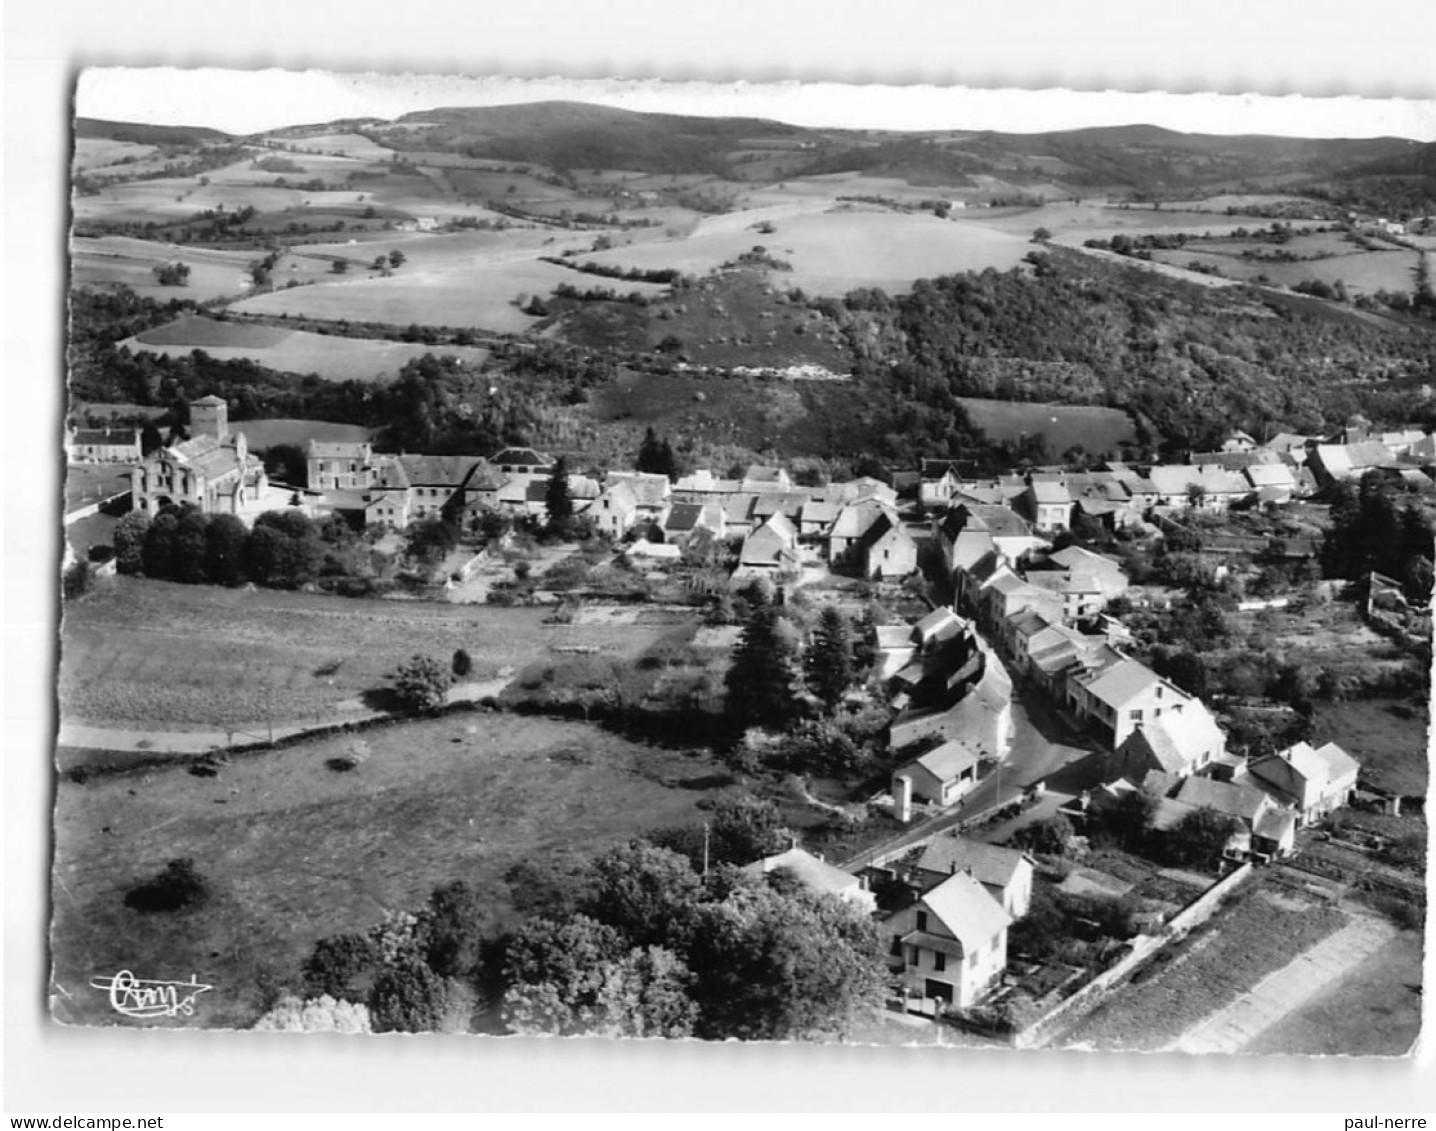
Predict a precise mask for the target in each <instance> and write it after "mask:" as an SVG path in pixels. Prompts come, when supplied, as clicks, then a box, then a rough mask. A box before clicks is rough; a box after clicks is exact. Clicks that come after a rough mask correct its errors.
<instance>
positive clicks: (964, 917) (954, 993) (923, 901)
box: [884, 872, 1012, 1009]
mask: <svg viewBox="0 0 1436 1131" xmlns="http://www.w3.org/2000/svg"><path fill="white" fill-rule="evenodd" d="M1011 924H1012V916H1011V915H1009V914H1008V913H1007V912H1006V911H1004V910H1003V909H1002V905H1001V904H1000V903H998V902H997V900H995V899H994V898H993V897H992V895H991V894H990V893H989V892H988V891H987V889H986V888H984V887H983V886H982V884H981V883H979V882H978V881H977V880H976V879H974V878H973V877H972V876H971V875H969V874H968V873H967V872H958V873H956V874H954V875H952V876H949V877H948V878H947V879H946V880H944V881H943V882H942V883H940V884H938V885H937V886H936V887H935V888H933V889H932V890H931V891H929V892H927V893H926V894H925V895H923V896H922V897H921V898H920V899H919V900H918V901H917V902H916V903H914V904H913V905H912V906H911V907H907V908H905V909H903V910H902V911H899V912H898V913H897V914H896V915H893V916H892V917H891V918H890V919H888V921H887V923H886V924H885V928H884V929H885V931H886V932H887V934H888V935H890V936H891V938H892V949H891V954H892V958H893V959H894V960H895V962H900V963H901V967H902V981H903V983H904V985H905V986H906V987H907V990H908V992H909V993H910V994H912V995H915V996H917V997H922V998H928V999H930V1000H935V1001H937V1002H940V1003H942V1004H943V1005H945V1006H950V1007H952V1008H956V1009H966V1008H968V1007H970V1006H972V1005H975V1004H976V1003H977V1002H978V1001H979V1000H980V999H981V998H982V997H983V995H984V994H986V993H987V992H988V990H990V989H991V988H992V984H993V983H994V982H995V981H996V980H997V979H998V977H999V976H1000V975H1001V974H1002V971H1003V970H1004V969H1006V967H1007V928H1008V927H1009V926H1010V925H1011Z"/></svg>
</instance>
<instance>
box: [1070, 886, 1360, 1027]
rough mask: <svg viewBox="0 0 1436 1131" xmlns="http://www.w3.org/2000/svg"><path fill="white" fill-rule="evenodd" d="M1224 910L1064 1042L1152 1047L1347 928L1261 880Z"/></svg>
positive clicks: (1321, 907) (1318, 906)
mask: <svg viewBox="0 0 1436 1131" xmlns="http://www.w3.org/2000/svg"><path fill="white" fill-rule="evenodd" d="M1247 884H1248V889H1247V892H1246V894H1245V895H1240V894H1239V895H1237V896H1235V897H1234V898H1233V901H1232V902H1231V903H1229V904H1228V905H1227V907H1226V908H1225V909H1223V910H1222V911H1220V912H1219V913H1218V914H1217V915H1216V916H1214V917H1213V918H1212V919H1211V920H1209V922H1208V923H1206V924H1204V925H1203V926H1202V927H1199V928H1198V929H1197V930H1195V931H1194V932H1193V933H1192V934H1191V935H1189V936H1188V937H1187V938H1186V939H1185V940H1183V941H1182V942H1180V943H1177V944H1175V945H1174V946H1172V947H1171V948H1169V949H1168V950H1166V951H1163V952H1162V953H1163V954H1164V955H1166V956H1168V957H1167V958H1166V959H1165V960H1163V961H1158V962H1156V963H1155V964H1154V965H1153V966H1150V967H1148V968H1147V970H1148V973H1147V975H1146V976H1143V974H1141V973H1139V974H1138V976H1137V979H1136V980H1134V981H1133V982H1132V984H1130V985H1128V986H1126V987H1124V988H1123V989H1121V990H1118V991H1117V992H1116V993H1115V994H1113V995H1112V997H1111V998H1110V1000H1109V1001H1108V1002H1107V1003H1106V1004H1104V1005H1102V1006H1100V1007H1099V1008H1098V1009H1097V1010H1096V1011H1095V1012H1093V1013H1092V1014H1090V1015H1089V1016H1088V1017H1087V1018H1086V1019H1084V1020H1083V1021H1082V1022H1080V1023H1079V1024H1078V1025H1077V1026H1076V1028H1074V1029H1073V1030H1072V1031H1071V1032H1069V1033H1067V1034H1066V1035H1065V1036H1064V1037H1063V1038H1062V1039H1061V1042H1060V1043H1061V1044H1062V1045H1065V1046H1081V1047H1086V1048H1095V1049H1099V1050H1123V1051H1144V1052H1153V1051H1156V1050H1158V1049H1162V1048H1165V1047H1167V1046H1168V1045H1170V1044H1172V1043H1173V1042H1174V1041H1175V1040H1176V1039H1177V1038H1178V1037H1180V1036H1181V1035H1182V1034H1183V1033H1184V1032H1186V1031H1187V1030H1188V1029H1190V1028H1192V1027H1193V1026H1195V1025H1197V1024H1199V1023H1200V1022H1202V1021H1203V1020H1205V1019H1206V1018H1208V1017H1210V1016H1211V1015H1212V1014H1214V1013H1216V1012H1217V1011H1218V1010H1219V1009H1222V1008H1223V1007H1225V1006H1226V1005H1228V1004H1230V1003H1231V1002H1232V1001H1234V1000H1236V998H1237V997H1238V996H1239V995H1241V994H1243V993H1245V992H1246V991H1248V990H1250V989H1251V988H1252V987H1253V986H1255V985H1256V984H1257V983H1258V982H1260V981H1261V980H1262V979H1263V978H1264V977H1266V975H1268V974H1270V973H1272V972H1274V971H1276V970H1279V969H1281V968H1282V967H1283V966H1285V965H1286V964H1287V963H1289V962H1291V961H1292V960H1293V959H1295V958H1296V957H1297V956H1298V955H1299V954H1301V953H1302V951H1304V950H1306V949H1307V948H1308V947H1311V946H1314V945H1315V944H1316V943H1318V942H1320V941H1321V940H1322V939H1324V938H1326V937H1327V936H1328V935H1330V934H1333V933H1334V932H1336V931H1337V930H1339V929H1340V928H1341V927H1342V926H1344V925H1345V924H1346V922H1347V917H1346V916H1345V915H1344V914H1343V913H1342V912H1340V911H1338V910H1336V908H1334V907H1331V906H1329V905H1327V904H1325V903H1323V902H1321V901H1319V900H1315V899H1311V898H1309V897H1303V896H1301V895H1299V894H1296V893H1294V892H1293V891H1292V890H1291V889H1289V888H1280V889H1279V888H1277V886H1276V885H1275V884H1273V883H1271V882H1268V881H1266V880H1265V879H1264V878H1256V879H1252V880H1249V881H1247Z"/></svg>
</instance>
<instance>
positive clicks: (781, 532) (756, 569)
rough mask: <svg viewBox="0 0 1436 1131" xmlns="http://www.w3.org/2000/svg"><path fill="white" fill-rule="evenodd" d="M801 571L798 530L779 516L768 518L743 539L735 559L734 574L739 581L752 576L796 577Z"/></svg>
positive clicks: (781, 515)
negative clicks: (736, 559)
mask: <svg viewBox="0 0 1436 1131" xmlns="http://www.w3.org/2000/svg"><path fill="white" fill-rule="evenodd" d="M801 568H802V561H801V559H800V557H799V554H798V530H797V528H796V527H795V526H794V525H793V524H792V522H791V521H790V520H789V519H788V516H787V515H785V514H783V513H782V512H779V513H777V514H774V515H771V516H770V517H769V518H768V519H767V520H766V521H765V522H763V524H762V525H761V526H758V527H757V528H756V529H754V530H753V532H752V533H751V534H749V535H748V536H747V537H746V538H744V539H743V548H742V550H741V551H740V553H739V555H738V572H739V573H740V574H741V575H742V576H743V577H751V576H753V575H754V574H755V573H772V574H783V573H796V572H797V571H798V570H799V569H801Z"/></svg>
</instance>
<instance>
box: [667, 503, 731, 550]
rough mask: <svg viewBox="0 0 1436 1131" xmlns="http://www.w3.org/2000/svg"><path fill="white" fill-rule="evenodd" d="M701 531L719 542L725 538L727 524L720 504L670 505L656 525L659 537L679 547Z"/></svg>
mask: <svg viewBox="0 0 1436 1131" xmlns="http://www.w3.org/2000/svg"><path fill="white" fill-rule="evenodd" d="M702 530H706V531H707V532H708V533H709V534H711V535H712V536H713V538H714V539H716V540H717V541H719V542H722V541H723V540H724V539H725V538H726V537H727V523H726V521H725V520H724V517H723V507H722V505H721V504H720V503H717V502H707V503H672V504H670V505H669V507H668V510H667V512H666V513H665V514H664V515H663V520H662V522H660V523H659V524H658V533H659V537H660V538H661V539H662V540H663V541H664V542H671V543H673V544H675V545H680V546H681V545H683V544H685V543H687V542H688V540H689V539H691V538H693V537H695V536H697V534H698V532H699V531H702Z"/></svg>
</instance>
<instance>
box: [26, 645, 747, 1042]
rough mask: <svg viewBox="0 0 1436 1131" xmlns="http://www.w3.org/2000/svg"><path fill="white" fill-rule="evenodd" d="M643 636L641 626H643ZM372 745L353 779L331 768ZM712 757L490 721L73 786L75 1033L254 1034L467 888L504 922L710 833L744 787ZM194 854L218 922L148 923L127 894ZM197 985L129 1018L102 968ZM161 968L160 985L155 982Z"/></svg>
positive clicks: (63, 823) (159, 917)
mask: <svg viewBox="0 0 1436 1131" xmlns="http://www.w3.org/2000/svg"><path fill="white" fill-rule="evenodd" d="M630 631H631V630H630ZM356 740H362V742H363V744H364V747H363V748H364V750H365V751H366V753H367V757H366V758H365V759H364V760H363V761H362V763H360V764H359V765H358V766H357V767H356V768H354V769H353V770H350V771H349V772H348V773H337V772H335V771H334V770H333V769H331V768H330V765H329V763H330V762H331V761H332V760H334V759H336V758H339V757H341V756H344V755H347V754H348V753H350V751H351V749H352V748H353V747H354V745H355V743H356ZM725 780H726V778H725V775H724V774H723V772H722V767H721V766H720V765H718V764H716V763H715V762H714V761H713V760H712V758H711V757H710V756H708V755H707V754H706V753H703V752H688V751H682V750H666V749H663V748H662V747H656V746H648V745H644V744H640V743H635V742H630V741H628V740H626V739H623V738H620V737H618V736H617V735H613V734H610V733H608V732H606V731H603V730H600V729H599V728H598V727H596V726H587V725H585V724H582V723H577V722H559V721H555V720H552V719H546V718H524V717H516V716H513V715H495V714H491V713H486V712H476V713H465V714H457V715H452V716H449V717H446V718H443V719H438V720H434V721H427V722H410V723H402V724H396V725H392V726H387V727H380V728H376V729H372V730H369V731H367V732H365V733H364V734H363V735H362V736H360V738H359V739H356V736H338V737H334V738H329V739H323V740H318V741H313V742H307V743H302V744H299V745H295V746H291V747H289V748H287V749H284V750H280V751H274V752H270V753H265V754H260V755H254V756H248V757H243V758H237V759H235V760H233V761H231V762H230V763H228V764H227V765H225V766H223V767H222V768H221V770H220V773H219V776H218V777H214V778H203V777H195V776H192V775H191V774H188V773H186V772H185V771H184V770H183V769H182V768H179V767H175V768H173V769H167V770H158V771H151V772H147V773H146V774H144V775H143V776H126V777H119V778H100V779H92V780H91V781H89V782H86V783H85V784H83V785H81V784H76V783H72V782H68V781H66V782H62V783H60V785H59V786H58V787H57V791H56V802H55V838H56V851H55V861H54V871H53V876H54V892H55V903H54V908H55V912H54V923H53V927H52V935H51V938H52V946H53V960H54V973H53V979H54V982H55V983H56V984H58V985H59V986H62V987H64V989H65V991H66V992H65V994H63V995H61V994H58V993H56V994H55V995H54V996H55V999H56V1001H57V1002H61V1003H62V1004H61V1005H60V1006H59V1007H58V1008H59V1013H58V1016H59V1017H60V1019H61V1020H63V1021H66V1022H69V1023H72V1024H117V1023H125V1024H134V1025H145V1026H156V1025H167V1026H168V1025H173V1026H183V1027H247V1026H249V1025H251V1024H253V1022H254V1020H255V1019H256V1018H257V1017H258V1016H259V1014H260V1013H261V1012H262V1010H263V1008H264V994H265V992H266V990H267V989H271V988H279V987H285V986H288V987H295V988H298V976H299V968H300V965H301V963H302V962H303V960H304V958H305V957H306V956H307V955H308V953H309V951H310V949H311V948H312V947H313V945H314V943H315V942H317V941H318V940H319V939H321V938H325V937H327V936H330V935H335V934H339V933H343V932H351V931H364V930H367V929H368V928H369V927H371V926H374V925H375V924H377V923H378V922H379V921H380V920H381V919H382V918H383V916H384V915H385V913H386V912H389V911H398V910H403V909H408V908H414V907H417V906H419V905H421V904H422V903H423V902H424V901H425V900H426V899H427V898H428V896H429V894H430V892H432V891H433V890H434V889H435V888H436V887H438V886H439V885H441V884H445V883H448V882H450V881H452V880H456V879H462V880H465V881H467V882H468V883H469V884H471V885H472V886H473V887H474V888H475V889H476V891H477V893H478V894H479V896H480V898H481V899H482V900H483V901H484V902H485V903H486V904H487V905H488V907H489V908H490V909H491V910H492V912H493V914H494V916H495V920H496V923H497V924H498V925H508V924H511V923H512V922H513V921H514V916H515V913H514V910H513V893H512V892H511V890H510V888H509V885H508V884H506V883H505V882H504V880H503V877H504V875H505V873H506V872H508V871H509V869H510V868H512V867H513V866H514V865H516V864H519V863H522V862H525V861H527V862H530V863H535V864H538V865H540V866H543V865H545V864H549V863H561V862H562V861H564V860H565V859H582V858H586V857H588V856H590V855H593V854H596V853H599V852H602V851H603V850H605V849H607V848H609V847H612V846H615V845H618V844H621V843H623V842H625V841H627V840H629V839H631V838H632V837H634V836H637V835H639V834H641V833H643V832H645V831H647V830H649V829H652V828H655V827H662V826H669V825H690V824H692V825H696V824H697V823H698V822H699V821H701V820H702V816H703V814H702V811H701V810H700V809H699V808H698V804H699V802H701V801H702V800H703V799H704V798H707V797H713V796H719V795H721V793H722V792H723V791H724V789H725V786H724V783H725ZM177 857H190V858H192V859H193V860H194V862H195V865H196V867H197V868H198V870H199V871H200V872H201V874H203V875H204V876H205V877H206V879H207V880H208V881H209V883H210V885H211V890H212V893H213V894H212V897H211V899H210V901H209V903H208V904H207V905H205V906H203V907H200V908H197V909H193V910H186V911H180V912H176V913H171V914H140V913H138V912H136V911H133V910H131V909H130V908H128V907H126V906H125V905H124V896H125V893H126V892H127V891H128V890H129V889H130V888H131V887H132V886H133V885H134V884H136V883H137V882H139V881H142V880H144V879H148V878H149V877H151V876H153V875H155V874H156V873H157V872H159V871H161V870H162V869H163V868H164V866H165V864H166V863H167V862H168V861H170V860H173V859H175V858H177ZM129 968H133V969H134V970H136V971H137V972H146V976H149V977H155V978H170V977H174V978H187V977H188V976H189V975H190V974H191V973H193V974H195V975H196V976H197V977H198V978H199V980H200V981H201V982H204V983H207V984H209V985H212V986H213V987H214V989H213V990H212V991H211V992H209V993H207V994H205V995H203V996H202V997H201V998H200V999H199V1001H198V1003H197V1005H198V1008H197V1011H196V1015H195V1016H194V1017H193V1018H183V1017H181V1018H178V1019H176V1020H173V1021H168V1020H166V1021H153V1022H121V1021H120V1019H119V1016H118V1015H117V1014H116V1013H115V1012H114V1011H113V1010H112V1009H111V1008H110V1006H109V1002H108V998H107V997H106V995H105V994H103V993H101V992H99V991H95V990H91V989H88V988H87V986H88V983H89V980H90V978H91V977H92V976H93V975H94V974H95V972H96V971H110V972H113V971H116V970H120V969H129ZM150 972H152V973H150Z"/></svg>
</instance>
